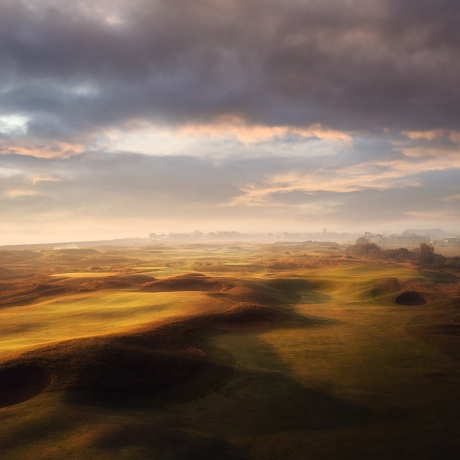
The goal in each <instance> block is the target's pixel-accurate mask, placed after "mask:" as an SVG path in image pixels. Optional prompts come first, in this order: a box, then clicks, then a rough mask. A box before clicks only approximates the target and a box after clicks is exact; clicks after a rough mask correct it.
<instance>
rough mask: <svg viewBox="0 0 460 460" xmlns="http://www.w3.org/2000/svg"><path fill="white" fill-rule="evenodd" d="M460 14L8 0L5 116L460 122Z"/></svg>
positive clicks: (43, 126) (341, 124)
mask: <svg viewBox="0 0 460 460" xmlns="http://www.w3.org/2000/svg"><path fill="white" fill-rule="evenodd" d="M94 3H96V6H95V5H94ZM459 15H460V4H459V3H458V2H457V1H450V0H427V1H415V0H409V1H403V2H402V1H396V0H354V1H353V0H349V1H343V0H340V1H339V0H330V1H324V2H317V1H313V0H305V1H300V0H299V1H290V2H278V1H276V2H275V1H272V0H263V1H262V0H245V1H242V0H237V1H232V2H227V1H223V0H201V1H197V2H190V1H186V0H176V1H166V0H158V1H144V0H134V1H130V2H128V1H126V2H123V1H118V2H108V1H107V2H89V1H80V2H72V3H68V4H67V3H66V2H57V1H40V0H37V1H35V2H26V1H25V0H22V1H21V0H18V1H9V0H2V1H1V2H0V84H1V91H0V115H2V114H3V115H5V114H6V115H8V114H12V113H15V114H18V113H19V114H25V115H28V116H29V117H31V120H30V124H29V135H30V136H32V137H37V138H53V139H56V138H62V139H68V140H72V141H76V140H77V139H78V138H85V136H87V135H89V134H91V133H97V132H98V131H99V130H101V129H103V128H105V127H114V126H115V127H116V126H121V125H123V123H125V122H127V121H133V120H147V121H153V122H156V123H164V124H180V123H184V122H187V123H189V122H192V123H201V122H206V123H209V122H212V121H213V120H215V119H216V118H218V117H222V116H237V117H241V118H242V119H244V120H246V122H248V123H254V124H267V125H294V126H304V125H308V124H313V123H320V124H322V125H323V126H328V127H332V128H335V129H342V130H353V131H369V130H371V131H379V130H382V129H384V128H390V129H394V130H431V129H439V128H443V129H454V130H458V129H460V122H459V118H458V107H459V103H460V89H459V86H458V81H460V32H459V28H458V24H457V21H456V18H458V17H459Z"/></svg>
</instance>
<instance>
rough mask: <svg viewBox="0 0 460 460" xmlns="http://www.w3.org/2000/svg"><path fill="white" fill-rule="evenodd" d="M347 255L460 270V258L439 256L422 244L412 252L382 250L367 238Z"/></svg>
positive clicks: (432, 249)
mask: <svg viewBox="0 0 460 460" xmlns="http://www.w3.org/2000/svg"><path fill="white" fill-rule="evenodd" d="M347 253H348V254H350V255H352V256H355V257H368V258H372V259H380V260H395V261H398V262H412V263H415V264H418V265H423V266H429V267H431V268H454V269H460V257H444V256H443V255H441V254H437V253H436V252H435V250H434V247H433V245H431V244H428V243H421V244H420V246H419V247H418V248H415V249H413V250H412V251H411V250H409V249H407V248H399V249H381V248H380V246H378V245H377V244H376V243H369V242H368V240H367V239H366V238H364V237H363V238H358V239H357V240H356V244H354V245H353V246H350V247H348V248H347Z"/></svg>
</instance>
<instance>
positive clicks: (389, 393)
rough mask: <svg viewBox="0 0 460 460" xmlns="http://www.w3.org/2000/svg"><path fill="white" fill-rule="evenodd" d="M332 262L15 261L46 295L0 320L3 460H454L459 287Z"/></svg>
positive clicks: (157, 252) (139, 257)
mask: <svg viewBox="0 0 460 460" xmlns="http://www.w3.org/2000/svg"><path fill="white" fill-rule="evenodd" d="M149 251H151V252H150V253H149ZM287 251H289V253H290V254H286V252H287ZM307 252H310V251H308V250H307ZM330 252H331V251H329V252H328V253H327V254H325V256H327V257H324V258H320V257H316V256H306V255H305V248H304V247H302V245H301V244H297V245H296V244H292V245H282V247H281V245H267V246H258V245H241V246H238V247H224V246H222V247H217V246H216V247H214V246H213V247H211V248H208V247H207V248H200V247H199V246H193V247H192V246H190V247H188V246H187V247H186V246H183V247H179V246H178V247H173V246H169V247H167V248H166V247H165V248H150V249H146V250H140V249H139V248H136V249H135V250H124V251H123V250H121V251H120V250H119V251H116V253H115V251H113V252H111V251H110V250H107V251H106V252H105V253H101V254H100V255H98V259H99V258H100V259H101V260H100V261H98V262H99V265H100V266H101V267H104V270H102V271H97V272H94V273H92V272H91V271H90V267H88V264H87V262H85V257H86V255H85V254H81V255H78V254H76V255H75V256H72V257H73V258H74V259H75V260H70V259H68V260H66V262H65V266H64V265H63V266H60V267H59V271H62V272H63V273H64V274H69V276H67V277H63V275H62V274H57V273H56V276H54V277H49V278H48V277H47V273H49V272H50V269H52V270H51V271H56V270H54V268H56V267H53V265H52V264H53V263H54V262H52V261H45V259H46V257H44V258H43V260H42V261H41V262H33V261H32V262H27V265H23V268H20V265H19V264H24V262H23V261H22V262H21V261H18V263H17V264H16V265H15V263H14V258H10V259H9V260H11V261H12V262H9V263H8V265H7V266H5V269H7V271H8V273H11V272H14V271H18V272H20V270H26V269H27V270H32V269H33V270H34V271H36V272H37V273H39V275H40V277H41V278H39V279H38V278H37V279H35V278H34V280H35V281H33V282H34V283H35V284H34V285H33V286H38V287H39V289H38V290H37V293H35V297H33V296H32V297H30V298H28V299H29V300H28V301H29V304H28V305H19V303H16V304H15V303H14V293H15V292H16V291H14V290H12V291H11V292H12V297H11V299H12V303H11V302H10V303H9V304H8V305H9V306H8V307H7V308H6V307H5V308H3V309H1V310H0V353H1V355H0V356H2V363H1V364H0V404H1V403H2V399H1V398H2V397H3V398H4V399H3V405H4V406H7V407H3V408H2V409H0V416H2V422H3V423H2V424H1V425H0V454H1V458H2V459H7V460H8V459H13V458H14V459H17V458H28V459H37V460H38V459H41V458H49V459H56V460H57V459H61V458H67V457H69V458H74V459H86V458H94V459H97V460H101V459H109V458H126V459H143V458H168V459H169V458H171V459H173V458H197V457H199V458H222V459H232V460H239V459H247V458H257V459H261V460H272V459H274V458H286V459H292V460H298V459H304V458H331V459H332V458H333V459H356V458H375V459H388V458H395V459H396V458H401V459H402V458H405V459H406V458H421V459H438V458H445V459H450V458H456V457H457V454H458V452H459V449H460V441H458V436H457V433H458V430H459V429H460V422H459V421H458V413H460V400H459V398H458V394H457V393H458V388H459V386H460V364H459V361H458V359H459V358H460V354H458V353H457V352H456V351H455V350H457V349H460V343H459V337H460V334H459V332H458V331H459V326H458V324H460V320H459V318H460V302H459V301H458V298H459V297H460V285H459V281H458V279H456V278H455V277H450V278H449V277H447V275H445V274H439V273H426V272H420V271H417V270H414V269H411V268H409V267H404V266H389V265H373V262H371V261H359V260H356V259H355V260H349V259H347V258H345V257H342V256H340V255H339V254H332V253H331V254H330ZM332 256H334V257H332ZM116 257H118V258H119V259H120V260H122V262H120V263H119V264H113V265H109V264H104V260H106V261H108V260H115V259H116ZM27 260H29V259H27ZM34 263H35V265H34ZM59 263H61V262H59ZM91 263H95V262H94V261H91ZM226 264H228V265H226ZM251 265H252V266H254V267H257V270H258V271H257V273H255V272H254V271H253V270H252V267H251ZM198 267H199V269H200V270H201V271H202V273H201V275H200V274H198V273H196V270H197V268H198ZM206 267H208V268H209V270H207V269H206ZM225 267H227V269H226V268H225ZM276 267H278V268H276ZM158 268H161V270H159V271H155V272H154V270H157V269H158ZM108 269H110V270H114V272H110V276H105V275H106V273H109V272H108V271H107V270H108ZM149 270H152V273H151V274H152V275H153V276H154V277H155V278H156V279H155V280H150V281H149V280H148V278H147V279H146V278H142V277H136V276H137V275H136V274H142V273H149ZM194 271H195V272H194ZM101 273H102V275H101ZM133 274H134V275H133ZM87 275H89V276H87ZM92 275H94V276H92ZM217 275H219V276H217ZM8 276H9V275H8ZM37 276H38V275H37ZM31 280H32V279H31ZM27 282H28V281H27V280H25V281H24V282H23V284H18V289H17V292H18V299H19V298H20V295H19V294H20V293H21V292H22V293H25V292H26V291H27V289H26V287H27ZM21 283H22V282H21ZM40 286H41V287H40ZM57 287H62V288H63V289H64V288H65V289H64V290H63V291H62V293H61V294H59V291H58V290H56V288H57ZM102 287H103V288H102ZM70 288H71V289H79V288H83V289H93V290H96V291H94V292H86V293H82V292H80V293H75V292H71V290H69V289H70ZM34 289H35V288H33V289H32V291H34ZM148 291H152V292H148ZM34 292H35V291H34ZM34 292H32V293H31V295H32V294H34ZM43 292H45V293H47V295H49V297H41V298H40V297H37V294H42V293H43ZM407 292H419V293H422V295H423V296H424V298H425V299H426V300H427V303H426V304H424V305H419V306H415V307H414V306H412V305H400V304H398V303H397V300H396V299H397V298H398V296H400V295H401V294H404V293H407ZM446 352H447V353H446ZM2 382H3V386H2ZM28 382H29V383H28ZM48 384H49V386H48V387H46V385H48ZM45 387H46V389H45ZM43 390H45V391H43ZM40 392H41V393H40ZM29 398H30V399H29ZM10 403H15V404H14V405H11V406H8V404H10Z"/></svg>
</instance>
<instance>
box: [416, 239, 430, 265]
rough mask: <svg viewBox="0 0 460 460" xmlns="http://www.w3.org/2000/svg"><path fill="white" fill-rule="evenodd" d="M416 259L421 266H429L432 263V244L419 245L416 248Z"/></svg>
mask: <svg viewBox="0 0 460 460" xmlns="http://www.w3.org/2000/svg"><path fill="white" fill-rule="evenodd" d="M417 259H418V261H419V262H420V263H421V264H431V263H433V262H434V247H433V245H432V244H428V243H420V246H419V247H418V248H417Z"/></svg>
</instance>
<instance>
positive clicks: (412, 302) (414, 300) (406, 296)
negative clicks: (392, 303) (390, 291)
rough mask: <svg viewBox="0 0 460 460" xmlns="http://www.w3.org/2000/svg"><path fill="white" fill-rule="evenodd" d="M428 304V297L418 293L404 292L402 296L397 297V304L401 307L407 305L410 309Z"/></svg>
mask: <svg viewBox="0 0 460 460" xmlns="http://www.w3.org/2000/svg"><path fill="white" fill-rule="evenodd" d="M427 302H428V300H427V298H426V296H425V295H424V294H422V293H420V292H417V291H407V292H403V293H402V294H401V295H399V296H398V297H396V303H398V304H399V305H407V306H410V307H413V306H419V305H425V304H426V303H427Z"/></svg>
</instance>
